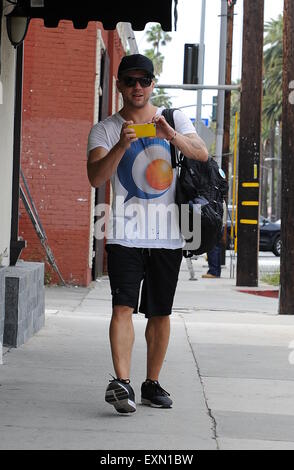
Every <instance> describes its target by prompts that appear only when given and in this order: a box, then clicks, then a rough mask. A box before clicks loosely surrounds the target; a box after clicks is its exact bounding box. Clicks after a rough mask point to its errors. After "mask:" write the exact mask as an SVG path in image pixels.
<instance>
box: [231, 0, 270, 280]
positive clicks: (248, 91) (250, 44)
mask: <svg viewBox="0 0 294 470" xmlns="http://www.w3.org/2000/svg"><path fill="white" fill-rule="evenodd" d="M263 29H264V0H259V1H258V2H253V1H252V0H244V19H243V54H242V92H241V112H240V142H239V178H238V185H239V187H238V257H237V286H251V287H256V286H257V285H258V251H259V195H260V188H259V186H260V151H261V149H260V134H261V103H262V65H263Z"/></svg>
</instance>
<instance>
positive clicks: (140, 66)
mask: <svg viewBox="0 0 294 470" xmlns="http://www.w3.org/2000/svg"><path fill="white" fill-rule="evenodd" d="M130 70H144V72H146V73H147V75H148V76H149V77H151V78H154V67H153V63H152V61H151V60H150V59H148V57H146V56H144V55H141V54H132V55H126V56H125V57H123V58H122V60H121V63H120V64H119V67H118V73H117V75H118V78H120V77H121V76H122V74H123V73H124V72H129V71H130Z"/></svg>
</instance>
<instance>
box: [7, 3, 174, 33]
mask: <svg viewBox="0 0 294 470" xmlns="http://www.w3.org/2000/svg"><path fill="white" fill-rule="evenodd" d="M11 16H21V17H28V18H41V19H43V20H44V25H45V26H47V27H49V28H54V27H57V26H58V23H59V21H60V20H70V21H72V22H73V25H74V27H75V28H78V29H82V28H86V27H87V25H88V22H89V21H101V22H102V24H103V27H104V29H110V30H112V29H115V28H116V25H117V23H118V22H120V21H123V22H128V23H131V24H132V28H133V30H135V31H138V30H143V29H144V28H145V25H146V23H148V22H155V23H160V24H161V26H162V29H163V30H165V31H171V30H172V0H122V1H112V0H82V1H78V0H75V1H71V0H18V1H17V5H16V7H15V9H14V10H13V11H12V13H11Z"/></svg>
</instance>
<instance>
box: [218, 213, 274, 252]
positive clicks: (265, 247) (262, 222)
mask: <svg viewBox="0 0 294 470" xmlns="http://www.w3.org/2000/svg"><path fill="white" fill-rule="evenodd" d="M231 219H232V206H229V207H228V217H227V249H230V243H231ZM259 250H260V251H272V252H273V253H274V255H275V256H280V255H281V221H277V222H270V221H269V220H268V219H266V218H265V217H262V216H260V218H259Z"/></svg>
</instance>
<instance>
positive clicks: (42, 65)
mask: <svg viewBox="0 0 294 470" xmlns="http://www.w3.org/2000/svg"><path fill="white" fill-rule="evenodd" d="M42 23H43V22H42V20H34V21H32V22H31V24H30V27H29V31H28V34H27V36H26V39H25V42H24V76H23V113H22V153H21V167H22V171H23V174H24V176H25V179H26V181H27V184H28V187H29V191H30V194H31V197H32V199H33V201H34V204H35V207H36V209H37V212H38V215H39V218H40V221H41V224H42V226H43V228H44V231H45V232H46V235H47V239H48V244H49V246H50V248H51V250H52V252H53V254H54V257H55V260H56V264H57V266H58V268H59V271H60V273H61V274H62V277H63V279H64V280H65V282H66V283H69V284H75V285H81V286H87V285H88V284H89V283H90V282H91V280H92V279H93V278H94V277H95V270H94V269H93V264H94V265H95V264H96V265H97V263H100V265H101V266H100V268H99V271H100V272H103V263H104V260H103V253H101V251H104V249H103V243H100V245H99V247H97V246H96V242H95V240H94V220H95V219H94V217H95V214H94V207H95V202H97V200H98V199H97V191H96V190H95V189H93V188H91V187H90V184H89V181H88V178H87V168H86V159H87V156H86V148H87V138H88V134H89V131H90V129H91V127H92V125H93V123H95V122H97V121H98V120H99V119H101V118H104V117H106V116H107V115H110V114H112V113H113V112H115V111H117V109H118V107H119V96H118V92H117V90H116V77H117V75H116V74H117V69H118V65H119V62H120V60H121V58H122V57H123V56H124V55H125V54H126V49H127V35H128V34H129V31H128V30H127V29H126V28H125V25H124V24H123V23H122V24H119V25H118V27H117V29H116V30H114V31H104V29H103V27H102V24H101V23H98V22H91V23H89V25H88V28H87V29H83V30H77V29H74V27H73V24H72V23H71V22H69V21H62V22H60V24H59V27H58V28H57V29H56V28H54V29H49V28H44V26H43V24H42ZM98 191H99V190H98ZM109 197H110V194H109V186H108V185H107V186H106V188H103V199H104V200H105V201H106V202H107V201H109ZM100 202H101V199H100ZM19 235H20V236H21V237H23V239H24V240H26V242H27V246H26V248H25V249H24V250H23V251H22V255H21V257H22V259H24V260H26V261H44V262H45V266H46V268H45V279H46V282H48V283H56V282H59V279H58V276H57V274H56V272H55V271H54V269H52V266H50V264H49V263H48V261H46V254H45V251H44V249H43V247H42V245H41V243H40V240H39V238H38V236H37V233H36V230H35V228H34V226H33V224H32V222H31V220H30V218H29V216H28V214H27V211H26V209H25V207H24V205H23V204H22V203H21V202H20V226H19ZM96 257H99V260H97V259H95V258H96Z"/></svg>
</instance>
